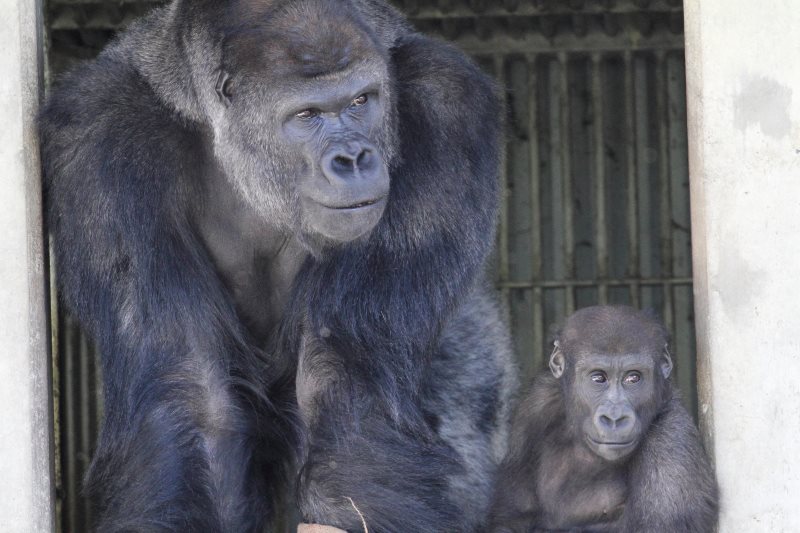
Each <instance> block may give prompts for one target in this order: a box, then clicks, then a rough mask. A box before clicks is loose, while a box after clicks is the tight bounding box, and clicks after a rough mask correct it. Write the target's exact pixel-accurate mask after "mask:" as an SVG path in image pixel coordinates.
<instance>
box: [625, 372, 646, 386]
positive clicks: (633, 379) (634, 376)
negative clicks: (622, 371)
mask: <svg viewBox="0 0 800 533" xmlns="http://www.w3.org/2000/svg"><path fill="white" fill-rule="evenodd" d="M641 379H642V375H641V374H640V373H638V372H629V373H628V375H627V376H625V379H624V380H623V381H624V382H625V383H628V384H634V383H639V381H640V380H641Z"/></svg>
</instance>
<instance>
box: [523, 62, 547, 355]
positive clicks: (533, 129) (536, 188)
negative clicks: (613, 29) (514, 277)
mask: <svg viewBox="0 0 800 533" xmlns="http://www.w3.org/2000/svg"><path fill="white" fill-rule="evenodd" d="M525 60H526V65H527V68H528V161H529V165H530V167H529V172H530V180H531V185H530V187H531V190H530V195H531V255H532V257H531V263H532V265H531V273H532V282H536V281H538V280H541V279H542V232H541V228H540V227H539V221H540V220H541V218H542V201H541V173H540V170H539V115H538V91H537V87H538V85H537V79H536V55H535V54H528V55H526V56H525ZM532 288H533V290H532V293H531V306H532V309H531V313H532V316H531V324H532V326H533V340H534V348H535V350H536V351H535V352H534V366H535V367H536V368H540V367H542V365H543V364H544V357H545V354H544V353H542V352H541V351H540V350H541V349H542V346H544V340H545V339H544V331H545V324H544V320H545V319H544V307H543V300H544V296H543V292H542V288H541V287H538V286H535V285H534V286H532Z"/></svg>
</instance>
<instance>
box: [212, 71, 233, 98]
mask: <svg viewBox="0 0 800 533" xmlns="http://www.w3.org/2000/svg"><path fill="white" fill-rule="evenodd" d="M215 89H216V91H217V97H218V98H219V101H220V102H221V103H222V105H224V106H225V107H228V106H229V105H231V96H233V80H232V79H231V77H230V76H229V75H228V72H227V71H226V70H225V69H220V71H219V76H217V85H216V86H215Z"/></svg>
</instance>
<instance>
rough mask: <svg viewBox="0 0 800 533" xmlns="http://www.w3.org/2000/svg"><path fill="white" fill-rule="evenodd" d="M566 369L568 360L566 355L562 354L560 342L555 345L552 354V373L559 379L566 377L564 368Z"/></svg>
mask: <svg viewBox="0 0 800 533" xmlns="http://www.w3.org/2000/svg"><path fill="white" fill-rule="evenodd" d="M565 367H566V360H565V359H564V354H563V353H561V347H560V346H559V344H558V341H555V342H554V343H553V353H552V354H550V372H552V373H553V376H554V377H555V378H556V379H558V378H560V377H561V376H563V375H564V368H565Z"/></svg>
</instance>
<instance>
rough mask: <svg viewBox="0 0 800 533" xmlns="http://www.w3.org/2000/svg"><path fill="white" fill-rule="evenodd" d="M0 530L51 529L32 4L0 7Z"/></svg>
mask: <svg viewBox="0 0 800 533" xmlns="http://www.w3.org/2000/svg"><path fill="white" fill-rule="evenodd" d="M0 14H2V16H0V531H3V532H4V533H6V532H8V533H18V532H19V533H27V532H40V531H41V532H48V531H52V530H53V527H54V522H53V516H54V515H53V505H52V504H53V489H52V478H53V476H52V468H51V465H52V448H51V444H50V442H51V428H52V424H51V419H52V416H51V414H52V409H51V406H50V399H49V398H50V380H49V369H50V366H49V365H50V359H49V355H48V344H47V322H46V312H47V308H46V292H45V287H46V276H45V272H44V261H43V259H44V251H43V248H44V240H43V237H42V221H41V214H42V213H41V210H42V203H41V178H40V172H39V147H38V144H37V142H36V129H35V122H34V121H35V114H36V113H37V111H38V106H39V101H40V94H41V93H40V91H41V65H42V61H41V52H42V39H41V34H42V23H41V2H40V0H0Z"/></svg>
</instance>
